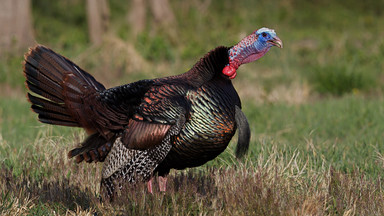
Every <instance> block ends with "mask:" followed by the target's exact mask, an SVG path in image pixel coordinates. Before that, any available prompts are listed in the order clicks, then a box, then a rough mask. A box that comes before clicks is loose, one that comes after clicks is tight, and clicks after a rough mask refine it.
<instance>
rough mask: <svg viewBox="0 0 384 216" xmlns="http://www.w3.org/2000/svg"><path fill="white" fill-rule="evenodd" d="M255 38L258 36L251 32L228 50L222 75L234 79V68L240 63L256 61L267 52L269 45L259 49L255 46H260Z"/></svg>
mask: <svg viewBox="0 0 384 216" xmlns="http://www.w3.org/2000/svg"><path fill="white" fill-rule="evenodd" d="M257 39H258V36H257V35H256V34H254V33H253V34H251V35H249V36H247V37H245V38H244V39H243V40H241V41H240V42H239V43H238V44H237V45H235V46H233V47H232V48H231V49H229V50H228V58H229V64H228V65H227V66H225V67H224V68H223V71H222V73H223V74H224V75H226V76H228V77H229V78H230V79H234V78H235V77H236V75H237V73H236V70H237V69H238V68H239V67H240V65H242V64H246V63H249V62H253V61H256V60H257V59H259V58H261V57H262V56H263V55H265V53H267V52H268V50H269V48H270V47H266V48H264V49H261V50H258V49H257V48H256V47H260V46H258V45H260V44H258V41H257ZM255 43H256V44H255Z"/></svg>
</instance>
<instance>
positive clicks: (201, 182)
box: [0, 134, 384, 215]
mask: <svg viewBox="0 0 384 216" xmlns="http://www.w3.org/2000/svg"><path fill="white" fill-rule="evenodd" d="M78 138H79V139H81V137H78ZM65 143H66V145H67V146H68V145H72V144H68V141H67V140H64V139H63V138H60V137H54V138H47V137H46V136H45V135H44V134H43V135H41V137H40V138H38V139H36V141H35V143H34V145H33V148H29V147H27V148H26V150H24V151H19V152H12V151H10V154H14V155H17V157H12V155H10V160H16V161H17V163H15V164H14V165H10V164H9V163H8V164H6V163H4V162H1V163H2V164H1V167H0V169H1V170H0V196H1V200H0V214H2V215H10V214H11V215H15V214H16V215H17V214H19V215H24V214H38V215H39V214H40V215H44V214H55V215H93V214H94V213H97V214H102V215H111V214H123V215H383V214H384V188H383V183H384V180H383V179H382V178H381V177H379V178H378V179H371V178H368V177H367V176H365V175H364V174H363V173H360V172H359V171H358V170H355V171H354V172H352V173H343V172H341V171H337V170H335V169H333V168H332V167H325V166H324V167H323V168H321V170H319V169H314V168H313V167H314V162H313V161H310V160H303V159H302V158H303V157H300V152H297V151H296V152H293V153H291V154H286V153H285V154H284V153H283V152H278V151H277V150H276V148H272V149H269V150H267V149H265V150H263V151H262V153H261V154H259V155H258V156H257V159H256V160H255V162H251V161H250V160H246V161H243V162H237V161H234V164H235V165H233V164H232V165H226V166H221V167H202V168H196V169H190V170H186V171H176V172H172V173H171V175H170V176H169V184H168V191H167V192H166V193H160V192H158V191H157V192H155V193H154V194H149V193H148V192H147V191H146V186H145V184H139V185H136V186H135V187H132V186H127V187H125V188H124V189H123V190H122V192H121V196H120V198H119V199H118V200H117V201H116V203H114V204H110V203H102V202H100V201H99V189H98V187H99V180H100V166H97V165H95V164H80V165H76V164H74V163H73V162H72V161H69V160H68V159H67V158H66V154H65V152H64V151H63V150H64V147H63V144H65ZM71 143H72V142H71ZM1 145H2V147H3V148H4V147H5V149H7V147H6V145H7V144H6V143H4V141H2V143H1ZM234 160H235V159H234ZM16 161H14V162H16ZM11 164H12V163H11Z"/></svg>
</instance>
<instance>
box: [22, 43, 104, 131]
mask: <svg viewBox="0 0 384 216" xmlns="http://www.w3.org/2000/svg"><path fill="white" fill-rule="evenodd" d="M24 58H25V61H24V76H25V78H26V82H25V83H26V86H27V88H28V89H29V90H30V92H29V93H28V94H27V97H28V99H29V101H30V102H31V103H32V106H31V108H32V110H33V111H34V112H36V113H37V114H38V118H39V120H40V121H41V122H43V123H47V124H55V125H63V126H78V127H81V126H85V125H82V123H81V116H79V112H80V114H81V112H82V109H83V106H84V104H83V100H82V98H84V96H87V95H90V94H93V93H96V92H97V91H102V90H104V89H105V87H104V86H103V85H102V84H101V83H99V82H97V81H96V80H95V79H94V78H93V77H92V76H91V75H90V74H88V73H87V72H85V71H83V70H82V69H80V68H79V67H78V66H77V65H75V64H74V63H73V62H71V61H70V60H68V59H67V58H65V57H63V56H61V55H59V54H57V53H55V52H54V51H52V50H51V49H48V48H46V47H44V46H42V45H37V46H35V47H34V48H31V49H30V50H29V52H28V53H27V54H25V56H24Z"/></svg>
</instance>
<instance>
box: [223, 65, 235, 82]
mask: <svg viewBox="0 0 384 216" xmlns="http://www.w3.org/2000/svg"><path fill="white" fill-rule="evenodd" d="M223 74H224V75H225V76H228V77H229V78H230V79H234V78H235V77H236V75H237V74H236V69H235V68H234V67H232V66H230V65H228V66H225V67H224V68H223Z"/></svg>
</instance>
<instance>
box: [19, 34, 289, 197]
mask: <svg viewBox="0 0 384 216" xmlns="http://www.w3.org/2000/svg"><path fill="white" fill-rule="evenodd" d="M272 46H277V47H280V48H281V47H282V42H281V40H280V39H279V38H278V37H277V36H276V33H275V32H274V30H271V29H268V28H261V29H258V30H256V31H254V32H253V33H252V34H251V35H249V36H247V37H246V38H244V39H243V40H242V41H240V42H239V43H238V44H237V45H235V46H233V47H230V48H228V47H223V46H220V47H217V48H215V49H213V50H212V51H210V52H209V53H208V54H206V55H205V56H204V57H203V58H201V59H200V60H199V61H198V62H197V63H196V64H195V65H194V66H193V67H192V69H190V70H189V71H188V72H186V73H183V74H181V75H178V76H170V77H165V78H158V79H153V80H140V81H137V82H133V83H130V84H126V85H122V86H118V87H114V88H110V89H106V88H105V87H104V86H103V85H102V84H101V83H99V82H98V81H96V80H95V79H94V78H93V77H92V76H91V75H90V74H88V73H87V72H85V71H83V70H82V69H81V68H80V67H78V66H77V65H76V64H74V63H73V62H71V61H70V60H69V59H67V58H65V57H63V56H61V55H59V54H57V53H55V52H54V51H52V50H51V49H49V48H46V47H44V46H42V45H37V46H35V47H34V48H31V49H30V50H29V52H28V53H27V54H26V55H25V61H24V75H25V77H26V86H27V88H28V89H29V91H30V92H29V93H28V94H27V97H28V100H29V101H30V102H31V104H32V106H31V108H32V110H33V111H34V112H36V113H37V114H38V118H39V120H40V121H41V122H43V123H47V124H54V125H63V126H71V127H82V128H84V129H85V130H86V132H87V133H88V135H89V136H88V138H87V139H86V140H85V141H84V142H83V143H82V144H81V145H80V147H78V148H75V149H73V150H71V151H70V152H69V154H68V156H69V157H70V158H72V157H76V162H77V163H80V162H82V161H86V162H92V161H94V162H104V166H103V170H102V180H101V190H102V193H103V194H104V196H105V198H106V199H108V200H113V197H114V196H115V192H116V189H115V188H116V187H117V186H118V187H121V186H122V185H123V183H124V182H130V183H136V182H145V181H149V184H148V185H149V190H150V191H151V190H152V188H151V179H152V177H153V176H154V175H155V174H158V175H159V176H162V177H166V175H167V174H168V173H169V171H170V169H185V168H187V167H196V166H200V165H202V164H204V163H206V162H207V161H209V160H212V159H214V158H215V157H216V156H218V155H219V154H220V153H221V152H223V151H224V150H225V149H226V147H227V145H228V143H229V141H230V140H231V139H232V137H233V135H234V134H235V131H236V129H238V130H239V138H238V144H237V147H236V156H238V157H240V156H242V155H244V154H245V153H246V152H247V150H248V146H249V138H250V130H249V126H248V122H247V119H246V117H245V115H244V114H243V113H242V111H241V103H240V98H239V96H238V94H237V92H236V90H235V89H234V87H233V85H232V82H231V79H233V78H235V76H236V70H237V69H238V67H239V66H240V65H241V64H245V63H248V62H252V61H255V60H257V59H259V58H261V57H262V56H263V55H264V54H265V53H266V52H267V51H268V50H269V49H270V48H271V47H272ZM160 189H161V190H165V185H163V186H161V188H160Z"/></svg>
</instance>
